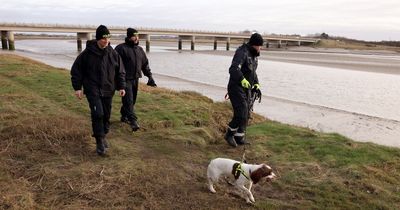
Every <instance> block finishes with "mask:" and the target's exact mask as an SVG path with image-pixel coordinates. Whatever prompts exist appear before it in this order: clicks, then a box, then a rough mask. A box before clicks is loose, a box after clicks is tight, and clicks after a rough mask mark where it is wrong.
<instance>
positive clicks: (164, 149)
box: [0, 55, 400, 209]
mask: <svg viewBox="0 0 400 210" xmlns="http://www.w3.org/2000/svg"><path fill="white" fill-rule="evenodd" d="M120 104H121V103H120V98H119V97H118V96H116V97H114V103H113V112H112V127H111V133H110V135H109V136H108V139H109V142H110V150H109V153H108V156H107V157H105V158H104V157H99V156H97V154H96V153H95V145H94V140H93V139H92V138H91V137H90V135H91V131H90V130H91V125H90V121H89V110H88V107H87V102H86V100H82V101H79V100H77V99H76V98H75V97H74V96H73V90H72V88H71V85H70V77H69V72H67V71H64V70H62V69H55V68H52V67H50V66H46V65H43V64H40V63H37V62H34V61H31V60H28V59H24V58H21V57H16V56H11V55H0V209H141V208H142V209H239V208H240V209H399V208H400V174H399V171H400V150H399V149H395V148H388V147H384V146H378V145H375V144H369V143H357V142H354V141H351V140H349V139H347V138H345V137H343V136H340V135H337V134H325V133H318V132H314V131H311V130H308V129H305V128H298V127H293V126H288V125H283V124H280V123H277V122H271V121H268V120H265V119H263V118H262V117H260V116H256V117H255V119H254V120H253V121H252V122H251V123H252V124H251V126H250V127H249V129H248V134H249V139H250V141H251V142H252V145H251V146H250V147H248V148H247V153H246V156H247V160H248V162H250V163H261V162H265V163H267V164H269V165H271V166H272V167H273V169H274V171H275V172H276V173H277V174H278V176H279V178H278V179H277V180H275V181H273V182H272V183H262V184H261V185H258V186H255V187H254V190H253V191H254V196H255V199H256V204H255V206H249V205H247V204H245V202H244V200H242V199H241V198H238V196H237V195H235V193H234V192H235V190H234V189H233V188H232V187H230V186H228V185H227V184H225V183H224V182H221V183H220V184H219V185H218V186H217V194H215V195H214V194H211V193H209V192H208V190H207V188H206V185H205V183H206V177H205V173H206V167H207V164H208V163H209V161H210V160H211V159H212V158H215V157H228V158H232V159H237V160H239V159H240V158H241V156H242V153H243V150H242V148H236V149H235V148H231V147H229V146H228V145H227V144H226V143H225V141H224V140H223V138H222V136H223V132H224V129H225V125H226V123H227V122H228V121H229V119H230V116H231V108H230V105H229V104H227V103H213V102H212V101H211V100H210V99H208V98H206V97H203V96H200V95H198V94H196V93H192V92H179V93H178V92H173V91H169V90H166V89H162V88H149V87H147V86H140V92H139V96H138V101H137V106H136V109H137V114H138V117H139V122H140V124H141V126H142V128H143V129H142V130H141V131H139V132H136V133H131V132H130V129H129V127H128V126H127V125H124V124H122V123H120V122H119V121H118V119H119V107H120Z"/></svg>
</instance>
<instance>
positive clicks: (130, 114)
mask: <svg viewBox="0 0 400 210" xmlns="http://www.w3.org/2000/svg"><path fill="white" fill-rule="evenodd" d="M115 50H116V51H117V52H118V54H119V55H120V56H121V58H122V61H123V63H124V66H125V70H126V88H125V91H126V95H125V96H124V97H122V107H121V110H120V112H121V122H125V123H128V124H129V125H130V126H131V128H132V131H137V130H138V129H139V128H140V127H139V124H138V122H137V119H138V118H137V116H136V114H135V103H136V97H137V93H138V87H139V78H141V77H142V72H143V74H144V75H145V76H147V77H148V78H149V80H148V82H147V85H148V86H152V87H156V86H157V85H156V83H155V81H154V79H153V76H152V73H151V70H150V67H149V60H148V59H147V56H146V53H145V52H144V50H143V48H142V47H140V46H139V32H138V31H137V30H136V29H133V28H128V29H127V30H126V38H125V43H122V44H119V45H118V46H117V47H116V48H115Z"/></svg>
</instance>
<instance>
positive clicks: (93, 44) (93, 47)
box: [86, 39, 112, 56]
mask: <svg viewBox="0 0 400 210" xmlns="http://www.w3.org/2000/svg"><path fill="white" fill-rule="evenodd" d="M86 49H87V50H89V51H90V52H92V53H94V54H96V55H99V56H101V55H103V54H104V53H105V52H108V51H110V50H111V49H112V48H111V46H110V43H108V46H107V47H106V48H104V49H100V47H99V46H97V40H95V39H93V40H88V41H87V42H86Z"/></svg>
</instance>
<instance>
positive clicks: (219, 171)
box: [207, 158, 276, 203]
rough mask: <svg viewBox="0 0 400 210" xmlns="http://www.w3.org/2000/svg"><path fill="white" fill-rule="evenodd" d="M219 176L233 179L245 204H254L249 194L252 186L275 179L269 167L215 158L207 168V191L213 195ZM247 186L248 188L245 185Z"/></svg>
mask: <svg viewBox="0 0 400 210" xmlns="http://www.w3.org/2000/svg"><path fill="white" fill-rule="evenodd" d="M221 176H225V177H230V178H233V179H235V182H234V186H235V187H236V188H237V189H238V190H239V193H240V194H243V192H244V195H245V196H244V198H245V199H246V202H247V203H254V202H255V200H254V197H253V194H252V193H251V187H252V186H253V184H257V183H258V182H260V181H261V180H263V179H266V180H271V179H273V178H275V177H276V176H275V174H274V173H273V172H272V169H271V167H269V166H268V165H266V164H259V165H253V164H246V163H240V162H238V161H236V160H231V159H227V158H215V159H213V160H211V162H210V164H209V165H208V168H207V178H208V189H209V190H210V191H211V192H212V193H215V192H216V191H215V189H214V184H215V183H217V182H218V180H219V178H220V177H221ZM246 184H249V188H246V187H245V185H246Z"/></svg>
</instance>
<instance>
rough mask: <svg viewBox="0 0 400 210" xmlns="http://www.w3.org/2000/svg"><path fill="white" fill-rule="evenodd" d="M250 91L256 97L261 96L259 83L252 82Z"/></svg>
mask: <svg viewBox="0 0 400 210" xmlns="http://www.w3.org/2000/svg"><path fill="white" fill-rule="evenodd" d="M251 92H253V93H255V94H256V98H261V95H262V94H261V90H260V85H259V84H254V85H253V88H252V89H251Z"/></svg>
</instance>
